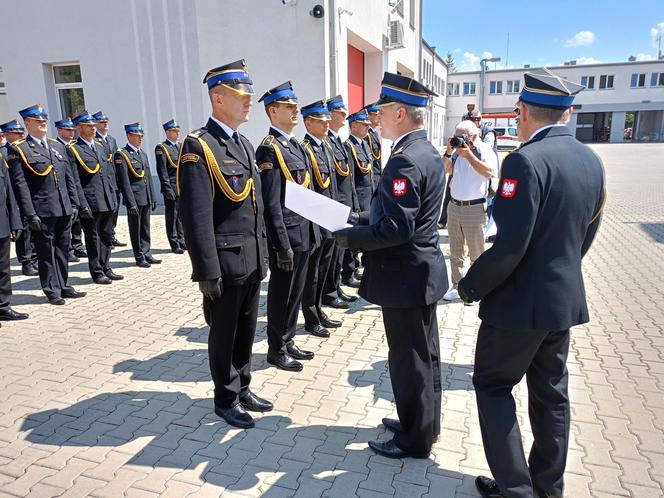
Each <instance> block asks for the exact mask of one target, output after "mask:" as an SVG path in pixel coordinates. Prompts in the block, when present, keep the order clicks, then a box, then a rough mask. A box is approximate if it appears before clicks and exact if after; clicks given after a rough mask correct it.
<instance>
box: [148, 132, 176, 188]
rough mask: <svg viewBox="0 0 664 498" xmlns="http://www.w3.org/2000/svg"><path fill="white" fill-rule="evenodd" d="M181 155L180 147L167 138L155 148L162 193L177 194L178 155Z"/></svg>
mask: <svg viewBox="0 0 664 498" xmlns="http://www.w3.org/2000/svg"><path fill="white" fill-rule="evenodd" d="M179 155H180V147H179V146H178V145H177V144H175V145H171V143H170V142H169V141H167V140H164V141H163V142H161V143H159V144H158V145H157V146H156V147H155V148H154V157H155V160H156V162H157V174H158V175H159V183H160V184H161V193H162V195H164V196H166V193H171V194H173V195H175V196H177V193H176V191H177V185H176V183H177V176H178V156H179Z"/></svg>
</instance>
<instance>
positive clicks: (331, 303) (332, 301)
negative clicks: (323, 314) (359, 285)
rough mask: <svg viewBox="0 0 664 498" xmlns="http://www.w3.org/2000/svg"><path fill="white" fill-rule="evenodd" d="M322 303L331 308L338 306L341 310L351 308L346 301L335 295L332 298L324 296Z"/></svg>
mask: <svg viewBox="0 0 664 498" xmlns="http://www.w3.org/2000/svg"><path fill="white" fill-rule="evenodd" d="M322 303H323V305H325V306H329V307H330V308H337V309H339V310H347V309H348V308H350V306H349V305H348V303H347V302H346V301H344V300H343V299H339V298H338V297H335V298H334V299H330V298H329V297H328V298H323V299H322Z"/></svg>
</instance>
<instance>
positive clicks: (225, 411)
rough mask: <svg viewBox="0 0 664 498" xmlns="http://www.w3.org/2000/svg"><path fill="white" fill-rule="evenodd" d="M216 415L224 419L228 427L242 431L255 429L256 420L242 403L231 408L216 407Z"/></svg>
mask: <svg viewBox="0 0 664 498" xmlns="http://www.w3.org/2000/svg"><path fill="white" fill-rule="evenodd" d="M214 413H216V414H217V415H219V416H220V417H221V418H223V419H224V420H225V421H226V422H227V423H228V425H232V426H233V427H239V428H240V429H249V428H251V427H253V426H254V425H255V424H254V419H253V418H252V417H251V415H249V414H248V413H247V412H246V410H245V409H244V408H242V405H240V403H237V404H235V405H233V406H231V407H230V408H219V407H218V406H215V407H214Z"/></svg>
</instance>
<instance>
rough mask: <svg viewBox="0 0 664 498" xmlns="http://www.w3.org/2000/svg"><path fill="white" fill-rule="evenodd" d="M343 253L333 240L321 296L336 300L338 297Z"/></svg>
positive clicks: (343, 250)
mask: <svg viewBox="0 0 664 498" xmlns="http://www.w3.org/2000/svg"><path fill="white" fill-rule="evenodd" d="M344 252H346V250H345V249H342V248H341V247H339V244H337V243H336V240H335V243H334V251H333V253H332V261H331V262H330V269H329V270H328V271H327V276H326V277H325V285H324V287H323V295H324V296H327V297H328V298H330V299H336V298H338V297H339V286H340V285H341V265H342V264H343V257H344Z"/></svg>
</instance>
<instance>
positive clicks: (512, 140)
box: [493, 126, 521, 150]
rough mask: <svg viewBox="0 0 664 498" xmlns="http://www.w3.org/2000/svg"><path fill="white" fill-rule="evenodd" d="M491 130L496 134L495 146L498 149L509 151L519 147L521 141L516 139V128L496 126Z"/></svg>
mask: <svg viewBox="0 0 664 498" xmlns="http://www.w3.org/2000/svg"><path fill="white" fill-rule="evenodd" d="M493 130H494V131H495V132H496V142H497V143H496V145H497V146H498V148H499V149H510V150H511V149H516V148H518V147H520V146H521V141H520V140H519V139H518V138H517V136H518V133H517V131H516V127H514V126H496V127H495V128H494V129H493Z"/></svg>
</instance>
